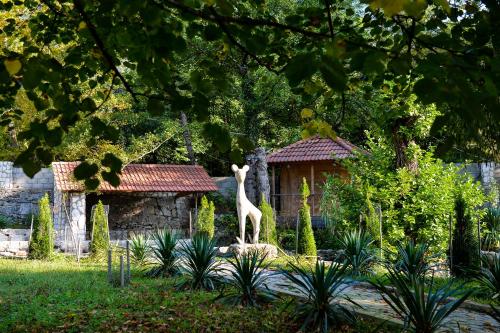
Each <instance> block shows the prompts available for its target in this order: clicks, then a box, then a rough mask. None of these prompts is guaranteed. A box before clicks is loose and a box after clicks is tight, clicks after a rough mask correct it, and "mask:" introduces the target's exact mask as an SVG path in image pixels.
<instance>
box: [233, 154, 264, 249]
mask: <svg viewBox="0 0 500 333" xmlns="http://www.w3.org/2000/svg"><path fill="white" fill-rule="evenodd" d="M231 169H232V170H233V172H234V177H235V178H236V181H237V182H238V191H237V193H236V208H237V210H238V221H239V223H240V237H236V239H237V240H238V243H239V244H242V245H243V244H245V224H246V220H247V216H250V220H251V221H252V225H253V239H252V243H254V244H258V243H259V232H260V219H261V218H262V212H261V211H260V210H259V209H258V208H257V207H255V206H254V205H253V204H252V203H251V202H250V200H248V198H247V196H246V194H245V184H244V182H245V177H246V175H247V171H248V170H249V169H250V168H249V167H248V165H245V166H244V167H243V168H241V169H238V166H237V165H236V164H233V165H232V166H231Z"/></svg>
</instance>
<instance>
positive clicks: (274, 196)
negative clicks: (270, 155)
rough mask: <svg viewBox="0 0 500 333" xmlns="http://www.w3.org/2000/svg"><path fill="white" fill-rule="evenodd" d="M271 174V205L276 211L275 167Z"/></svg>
mask: <svg viewBox="0 0 500 333" xmlns="http://www.w3.org/2000/svg"><path fill="white" fill-rule="evenodd" d="M271 170H272V174H271V198H272V199H271V204H272V206H273V210H274V209H276V171H275V168H274V165H273V167H272V169H271Z"/></svg>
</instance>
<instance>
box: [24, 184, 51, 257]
mask: <svg viewBox="0 0 500 333" xmlns="http://www.w3.org/2000/svg"><path fill="white" fill-rule="evenodd" d="M53 254H54V222H53V221H52V211H51V209H50V199H49V195H48V194H47V193H46V194H45V195H44V196H43V197H42V198H41V199H40V201H38V216H37V218H36V220H35V225H34V226H33V235H31V242H30V245H29V257H30V258H32V259H50V257H51V256H52V255H53Z"/></svg>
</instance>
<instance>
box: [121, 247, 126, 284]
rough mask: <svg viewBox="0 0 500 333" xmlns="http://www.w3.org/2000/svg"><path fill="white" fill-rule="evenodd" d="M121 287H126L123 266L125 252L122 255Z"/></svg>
mask: <svg viewBox="0 0 500 333" xmlns="http://www.w3.org/2000/svg"><path fill="white" fill-rule="evenodd" d="M120 287H122V288H123V287H125V270H124V267H123V254H122V255H121V256H120Z"/></svg>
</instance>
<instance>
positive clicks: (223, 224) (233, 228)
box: [215, 214, 251, 244]
mask: <svg viewBox="0 0 500 333" xmlns="http://www.w3.org/2000/svg"><path fill="white" fill-rule="evenodd" d="M250 226H251V224H250ZM215 230H216V232H215V238H217V243H218V244H230V243H234V242H235V240H236V237H238V236H239V223H238V217H237V216H236V215H234V214H221V215H218V216H217V217H216V218H215Z"/></svg>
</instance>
